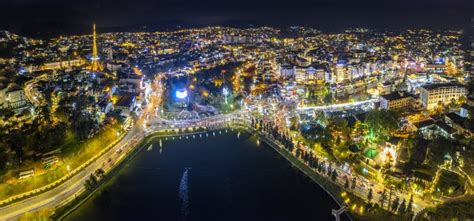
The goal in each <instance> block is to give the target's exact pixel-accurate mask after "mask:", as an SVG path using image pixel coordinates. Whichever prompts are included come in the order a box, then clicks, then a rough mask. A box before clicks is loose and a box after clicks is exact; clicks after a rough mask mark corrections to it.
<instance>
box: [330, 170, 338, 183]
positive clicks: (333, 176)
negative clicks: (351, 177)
mask: <svg viewBox="0 0 474 221" xmlns="http://www.w3.org/2000/svg"><path fill="white" fill-rule="evenodd" d="M336 179H337V171H336V169H334V170H333V171H332V174H331V180H332V181H336Z"/></svg>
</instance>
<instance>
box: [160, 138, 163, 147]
mask: <svg viewBox="0 0 474 221" xmlns="http://www.w3.org/2000/svg"><path fill="white" fill-rule="evenodd" d="M160 147H163V143H162V142H161V139H160Z"/></svg>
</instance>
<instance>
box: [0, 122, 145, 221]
mask: <svg viewBox="0 0 474 221" xmlns="http://www.w3.org/2000/svg"><path fill="white" fill-rule="evenodd" d="M142 128H143V127H142V126H134V127H132V128H131V129H130V131H129V132H128V133H127V135H125V137H124V138H123V139H122V140H121V141H119V142H118V143H117V144H116V145H115V146H113V147H112V148H110V150H109V151H107V152H105V153H104V154H103V155H102V156H100V157H99V158H98V159H97V160H95V161H94V162H93V163H91V164H90V165H88V166H87V167H85V168H84V169H83V170H81V171H79V172H78V173H77V174H75V175H74V176H72V177H71V178H69V179H68V180H67V181H64V182H63V183H61V184H59V185H58V186H56V187H54V188H52V189H51V190H48V191H46V192H43V193H40V194H38V195H35V196H32V197H29V198H26V199H24V200H21V201H18V202H15V203H12V204H9V205H6V206H4V207H0V220H16V219H18V218H19V217H21V216H22V215H23V214H25V213H27V212H34V211H37V210H40V209H42V208H56V207H57V206H60V205H63V203H64V202H67V201H69V200H70V199H72V198H74V197H75V196H77V195H79V194H80V193H82V192H83V191H84V182H85V181H86V180H87V179H88V178H89V176H90V175H91V174H93V173H94V172H95V171H96V170H97V169H99V168H102V169H104V170H109V169H110V168H111V167H112V166H113V164H114V163H115V162H118V161H119V160H120V159H121V158H123V157H124V156H125V153H124V152H125V151H120V153H118V151H119V149H123V148H133V147H134V145H129V144H130V143H131V142H130V141H133V140H134V139H135V140H136V139H137V138H138V137H140V136H143V135H144V131H143V130H142ZM109 159H110V160H109Z"/></svg>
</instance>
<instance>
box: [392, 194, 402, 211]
mask: <svg viewBox="0 0 474 221" xmlns="http://www.w3.org/2000/svg"><path fill="white" fill-rule="evenodd" d="M399 201H400V198H398V196H397V197H396V198H395V199H394V200H393V202H392V212H396V211H397V208H398V204H399Z"/></svg>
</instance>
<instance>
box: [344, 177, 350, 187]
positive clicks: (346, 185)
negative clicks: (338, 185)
mask: <svg viewBox="0 0 474 221" xmlns="http://www.w3.org/2000/svg"><path fill="white" fill-rule="evenodd" d="M344 189H349V180H347V178H346V181H345V182H344Z"/></svg>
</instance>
